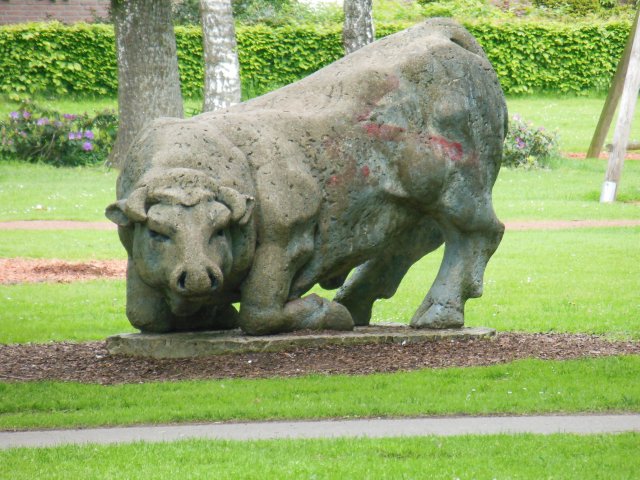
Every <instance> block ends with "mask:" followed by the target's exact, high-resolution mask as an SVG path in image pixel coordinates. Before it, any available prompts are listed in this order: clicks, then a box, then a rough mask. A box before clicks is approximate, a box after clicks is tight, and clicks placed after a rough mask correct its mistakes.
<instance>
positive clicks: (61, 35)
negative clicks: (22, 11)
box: [0, 22, 118, 98]
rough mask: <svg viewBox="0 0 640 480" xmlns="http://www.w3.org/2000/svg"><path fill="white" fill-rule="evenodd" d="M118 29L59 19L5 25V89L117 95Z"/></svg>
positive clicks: (0, 34) (1, 83) (0, 57)
mask: <svg viewBox="0 0 640 480" xmlns="http://www.w3.org/2000/svg"><path fill="white" fill-rule="evenodd" d="M117 81H118V74H117V66H116V57H115V40H114V35H113V27H112V26H110V25H87V24H83V23H76V24H73V25H62V24H61V23H58V22H51V23H27V24H16V25H6V26H2V28H0V91H1V92H4V93H6V94H8V95H10V96H11V97H12V98H18V97H20V96H24V95H25V94H33V93H35V92H43V93H53V94H57V95H62V94H67V93H76V94H82V95H96V96H100V95H112V94H114V93H115V92H116V91H117Z"/></svg>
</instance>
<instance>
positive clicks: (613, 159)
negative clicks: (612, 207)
mask: <svg viewBox="0 0 640 480" xmlns="http://www.w3.org/2000/svg"><path fill="white" fill-rule="evenodd" d="M631 35H633V36H634V37H633V46H632V47H631V58H630V59H629V69H628V70H627V76H626V79H625V82H624V89H623V90H622V98H621V99H620V111H619V112H618V121H617V123H616V129H615V131H614V133H613V148H612V149H611V153H610V154H609V164H608V166H607V173H606V175H605V179H604V184H603V185H602V193H601V194H600V202H601V203H609V202H613V201H615V199H616V193H617V190H618V184H619V182H620V175H621V174H622V166H623V165H624V155H625V153H626V151H627V143H628V142H629V134H630V133H631V121H632V119H633V113H634V111H635V108H636V102H637V101H638V88H640V35H638V34H637V31H636V30H632V31H631Z"/></svg>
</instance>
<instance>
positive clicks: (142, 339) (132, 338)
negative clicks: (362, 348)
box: [107, 323, 496, 358]
mask: <svg viewBox="0 0 640 480" xmlns="http://www.w3.org/2000/svg"><path fill="white" fill-rule="evenodd" d="M495 333H496V331H495V330H494V329H492V328H486V327H474V328H457V329H450V330H428V329H424V330H417V329H414V328H410V327H409V326H408V325H403V324H393V323H389V324H373V325H369V326H367V327H356V329H355V330H354V331H352V332H336V331H324V332H310V331H304V332H295V333H289V334H280V335H267V336H263V337H252V336H249V335H245V334H243V333H242V332H241V331H240V330H225V331H211V332H195V333H193V332H189V333H164V334H150V333H123V334H120V335H114V336H111V337H109V338H107V348H108V350H109V352H110V353H112V354H122V355H131V356H136V357H151V358H190V357H201V356H208V355H223V354H227V353H248V352H280V351H286V350H293V349H295V348H299V347H321V346H324V345H360V344H375V343H417V342H433V341H438V340H448V339H470V338H486V337H491V336H493V335H495Z"/></svg>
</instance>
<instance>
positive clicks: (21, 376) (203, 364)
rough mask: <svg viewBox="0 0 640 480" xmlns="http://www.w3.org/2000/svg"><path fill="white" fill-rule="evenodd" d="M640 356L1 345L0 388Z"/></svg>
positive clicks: (536, 345) (528, 346) (461, 347)
mask: <svg viewBox="0 0 640 480" xmlns="http://www.w3.org/2000/svg"><path fill="white" fill-rule="evenodd" d="M609 355H640V342H610V341H607V340H605V339H603V338H601V337H597V336H590V335H568V334H516V333H503V334H498V335H497V336H496V337H493V338H490V339H477V340H452V341H440V342H431V343H423V344H406V345H359V346H353V345H352V346H328V347H322V348H300V349H296V350H291V351H288V352H278V353H251V354H230V355H219V356H213V357H205V358H192V359H163V360H154V359H147V358H133V357H127V356H123V355H111V354H109V352H108V351H107V349H106V347H105V343H104V342H89V343H48V344H35V345H34V344H26V345H0V358H2V362H0V379H1V380H3V381H37V380H56V381H75V382H82V383H99V384H117V383H141V382H152V381H171V380H192V379H220V378H265V377H276V376H277V377H296V376H301V375H309V374H320V375H335V374H346V375H356V374H371V373H387V372H398V371H409V370H416V369H421V368H442V367H453V366H457V367H467V366H482V365H494V364H499V363H505V362H510V361H513V360H517V359H522V358H539V359H545V360H566V359H575V358H581V357H602V356H609Z"/></svg>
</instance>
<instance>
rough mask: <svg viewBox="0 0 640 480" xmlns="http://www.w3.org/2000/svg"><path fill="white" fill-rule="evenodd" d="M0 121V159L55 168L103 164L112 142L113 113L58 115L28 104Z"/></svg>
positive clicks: (24, 104)
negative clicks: (38, 163)
mask: <svg viewBox="0 0 640 480" xmlns="http://www.w3.org/2000/svg"><path fill="white" fill-rule="evenodd" d="M8 117H9V118H8V119H7V120H4V119H0V157H1V158H8V159H16V160H24V161H28V162H43V163H49V164H53V165H57V166H75V165H88V164H92V163H97V162H101V161H106V159H107V157H108V155H109V152H110V151H111V148H112V146H113V143H114V141H115V136H116V131H117V124H118V118H117V115H116V114H115V113H114V112H111V111H105V112H100V113H98V114H97V115H95V116H90V115H88V114H86V113H85V114H81V115H78V114H71V113H60V112H56V111H52V110H47V109H43V108H40V107H39V106H37V105H36V104H34V103H33V102H30V101H26V102H24V103H23V104H21V105H20V107H19V108H18V109H17V110H16V111H14V112H11V113H10V114H9V116H8Z"/></svg>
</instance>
